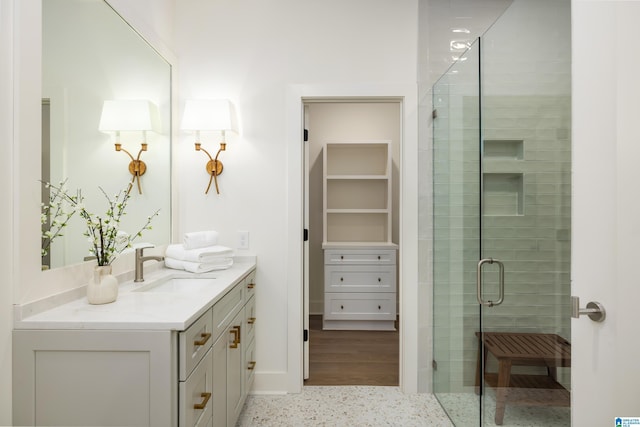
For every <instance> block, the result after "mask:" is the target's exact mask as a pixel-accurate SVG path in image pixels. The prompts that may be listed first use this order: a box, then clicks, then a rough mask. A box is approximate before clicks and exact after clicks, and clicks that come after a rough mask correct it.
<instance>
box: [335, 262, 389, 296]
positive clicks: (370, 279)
mask: <svg viewBox="0 0 640 427" xmlns="http://www.w3.org/2000/svg"><path fill="white" fill-rule="evenodd" d="M324 290H325V292H395V291H396V266H395V265H381V266H378V265H328V266H326V267H325V269H324Z"/></svg>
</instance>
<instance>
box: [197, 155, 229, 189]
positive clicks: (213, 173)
mask: <svg viewBox="0 0 640 427" xmlns="http://www.w3.org/2000/svg"><path fill="white" fill-rule="evenodd" d="M195 145H196V151H204V153H205V154H206V155H207V156H208V157H209V161H208V162H207V166H206V168H207V173H208V174H209V175H210V176H209V185H207V189H206V190H205V192H204V194H208V193H209V189H210V188H211V181H214V182H215V184H216V193H217V194H220V189H219V188H218V175H220V174H221V173H222V170H223V169H224V166H223V165H222V162H221V161H220V160H218V156H219V155H220V152H221V151H225V150H226V149H227V144H226V143H224V142H221V143H220V149H219V150H218V152H217V153H216V157H215V158H213V157H211V154H209V152H208V151H207V150H205V149H204V148H202V144H201V143H199V142H196V143H195Z"/></svg>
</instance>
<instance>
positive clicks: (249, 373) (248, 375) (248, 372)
mask: <svg viewBox="0 0 640 427" xmlns="http://www.w3.org/2000/svg"><path fill="white" fill-rule="evenodd" d="M247 342H248V343H249V345H248V346H247V347H246V350H245V352H244V354H245V357H244V360H245V363H246V365H245V367H244V368H245V371H244V383H245V387H246V390H247V393H248V392H249V391H251V387H252V386H253V377H254V375H255V372H256V342H255V341H254V340H251V341H247Z"/></svg>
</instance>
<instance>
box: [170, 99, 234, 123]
mask: <svg viewBox="0 0 640 427" xmlns="http://www.w3.org/2000/svg"><path fill="white" fill-rule="evenodd" d="M181 128H182V129H183V130H195V131H200V130H223V131H224V130H232V131H235V130H236V127H235V123H234V120H233V116H232V110H231V103H230V102H229V101H228V100H227V99H190V100H187V101H186V103H185V106H184V114H183V116H182V125H181Z"/></svg>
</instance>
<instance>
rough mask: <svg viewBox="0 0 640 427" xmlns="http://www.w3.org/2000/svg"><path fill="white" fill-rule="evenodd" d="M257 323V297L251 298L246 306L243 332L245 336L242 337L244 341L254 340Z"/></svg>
mask: <svg viewBox="0 0 640 427" xmlns="http://www.w3.org/2000/svg"><path fill="white" fill-rule="evenodd" d="M255 323H256V299H255V298H251V299H250V300H249V301H248V302H247V304H246V305H245V306H244V326H243V328H242V333H243V334H244V337H243V338H242V341H243V342H251V341H253V337H254V336H255V333H256V328H255Z"/></svg>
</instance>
